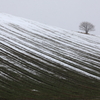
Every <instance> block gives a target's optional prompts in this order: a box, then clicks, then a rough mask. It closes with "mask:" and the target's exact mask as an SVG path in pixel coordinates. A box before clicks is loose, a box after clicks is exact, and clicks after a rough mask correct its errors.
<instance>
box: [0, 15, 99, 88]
mask: <svg viewBox="0 0 100 100" xmlns="http://www.w3.org/2000/svg"><path fill="white" fill-rule="evenodd" d="M2 45H6V46H8V47H9V48H12V49H13V50H14V51H18V52H19V53H21V54H23V55H24V54H25V55H27V56H29V57H31V58H35V59H37V60H39V61H41V62H44V63H47V64H50V63H49V62H52V63H54V64H58V65H59V66H61V67H63V68H65V69H68V70H71V71H74V72H76V73H79V74H80V75H83V76H87V77H92V78H95V79H97V80H100V37H99V36H95V35H91V34H90V35H86V34H82V33H78V32H74V31H68V30H65V29H61V28H57V27H51V26H47V25H45V24H41V23H39V22H35V21H31V20H27V19H24V18H20V17H15V16H12V15H9V14H0V52H1V50H2V51H4V52H6V53H7V54H9V55H10V56H9V57H6V56H5V55H3V56H2V54H0V58H1V59H4V60H6V61H7V60H8V61H9V62H11V63H13V64H15V65H16V66H17V65H18V66H19V65H20V67H21V68H23V69H24V70H26V71H28V72H30V73H33V74H34V75H39V74H38V72H36V71H34V70H31V69H30V68H28V67H27V68H26V67H25V66H24V65H21V64H20V62H19V61H20V59H21V58H19V57H18V55H15V57H17V58H18V59H19V60H18V61H15V60H12V58H13V56H14V55H13V54H11V52H13V51H8V49H5V50H4V47H3V46H2ZM9 52H10V53H9ZM22 61H23V62H24V61H25V59H23V60H22ZM26 62H27V63H28V64H30V65H31V66H32V65H34V67H36V68H39V69H40V70H43V71H46V72H48V73H50V74H53V75H55V74H54V73H53V72H52V71H49V70H46V69H44V68H42V67H41V66H38V65H35V64H32V63H30V62H29V61H26ZM52 63H51V64H52ZM53 66H54V67H57V66H55V65H53ZM2 73H3V72H1V73H0V76H2V75H3V74H2ZM55 76H57V77H58V76H59V75H55ZM61 77H62V76H59V78H61ZM62 79H65V78H64V77H62ZM33 90H34V89H33Z"/></svg>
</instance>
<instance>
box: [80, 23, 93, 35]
mask: <svg viewBox="0 0 100 100" xmlns="http://www.w3.org/2000/svg"><path fill="white" fill-rule="evenodd" d="M79 29H80V30H83V31H85V34H88V32H89V31H94V25H92V24H91V23H89V22H82V23H81V24H80V26H79Z"/></svg>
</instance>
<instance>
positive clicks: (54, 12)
mask: <svg viewBox="0 0 100 100" xmlns="http://www.w3.org/2000/svg"><path fill="white" fill-rule="evenodd" d="M0 12H1V13H8V14H12V15H15V16H19V17H24V18H27V19H31V20H34V21H38V22H41V23H44V24H47V25H50V26H57V27H60V28H64V29H67V30H74V31H78V30H79V24H80V23H81V22H83V21H88V22H90V23H92V24H93V25H94V26H95V31H94V32H91V33H93V34H98V35H100V0H0Z"/></svg>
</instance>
